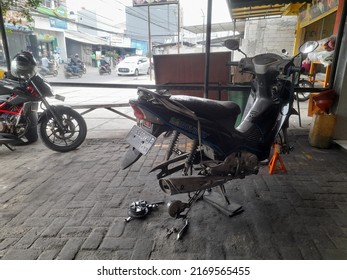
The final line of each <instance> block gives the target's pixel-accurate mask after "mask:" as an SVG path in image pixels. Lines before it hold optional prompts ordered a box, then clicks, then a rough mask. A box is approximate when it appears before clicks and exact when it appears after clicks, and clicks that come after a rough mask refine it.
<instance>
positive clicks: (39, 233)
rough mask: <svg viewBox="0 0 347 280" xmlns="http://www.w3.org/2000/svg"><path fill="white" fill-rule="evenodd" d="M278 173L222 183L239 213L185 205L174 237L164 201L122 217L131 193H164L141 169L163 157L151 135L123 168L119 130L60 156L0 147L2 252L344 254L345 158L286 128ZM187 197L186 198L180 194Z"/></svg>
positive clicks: (174, 223) (161, 144) (150, 196)
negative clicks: (180, 232) (143, 152)
mask: <svg viewBox="0 0 347 280" xmlns="http://www.w3.org/2000/svg"><path fill="white" fill-rule="evenodd" d="M290 136H291V139H293V140H294V141H293V145H294V146H295V150H294V151H293V152H292V153H291V154H290V155H285V156H283V158H284V161H285V165H286V167H287V169H288V173H287V174H275V175H269V174H268V169H267V167H264V168H263V169H262V170H261V171H260V174H258V175H254V176H250V177H247V178H246V179H243V180H235V181H233V182H231V183H228V184H227V185H226V189H227V193H228V195H229V197H230V199H231V200H233V201H235V202H237V203H240V204H241V205H242V206H243V209H244V212H242V213H241V214H239V215H237V216H234V217H231V218H229V217H226V216H224V215H223V214H221V213H220V212H219V211H218V210H216V209H215V208H213V207H212V206H210V205H209V204H207V203H206V202H204V201H199V202H197V204H196V205H195V206H194V207H193V209H192V210H191V212H190V226H189V228H188V230H187V232H186V235H185V236H184V238H183V240H179V241H176V240H175V235H171V236H169V237H168V238H167V237H166V234H167V229H170V228H172V227H180V226H181V223H182V221H180V220H175V219H173V218H171V217H170V216H169V214H168V213H167V210H166V207H165V206H164V205H160V206H159V209H158V210H156V211H153V212H152V213H150V215H149V216H148V217H147V218H146V219H142V220H133V221H131V222H129V223H125V222H124V219H125V218H126V217H127V207H128V205H129V204H130V203H131V202H133V201H135V200H139V199H144V200H147V201H148V202H157V201H160V200H165V202H167V201H169V200H170V197H169V196H168V195H166V194H165V193H163V192H162V191H161V190H160V188H159V185H158V183H157V181H156V178H155V174H150V175H148V170H149V169H150V168H151V167H152V166H154V165H155V164H157V163H159V162H161V161H162V159H163V155H164V153H165V148H166V147H167V142H166V141H167V140H163V138H160V139H159V140H158V142H157V145H156V146H155V147H154V149H152V151H151V152H150V154H149V155H148V156H147V157H146V158H142V159H141V160H140V161H139V162H138V163H136V164H134V165H133V166H132V167H131V168H130V169H129V170H125V171H123V170H120V168H119V164H120V159H121V157H122V155H123V153H124V152H125V150H126V147H127V145H126V143H125V141H124V140H123V139H122V138H117V139H87V140H86V142H85V143H84V144H83V145H82V146H81V147H80V148H79V149H78V150H76V151H73V152H69V153H65V154H61V153H55V152H53V151H51V150H48V149H47V148H45V147H44V146H43V145H42V143H41V142H38V143H35V144H33V145H30V146H27V147H25V146H22V147H17V150H16V151H15V152H10V151H9V150H7V149H6V148H5V147H1V148H0V157H1V162H2V164H1V169H0V258H1V259H347V185H346V181H347V156H346V152H345V151H342V150H340V149H339V148H336V147H335V148H333V149H330V150H318V149H315V148H312V147H310V146H309V144H308V141H307V130H302V129H292V130H291V131H290ZM183 198H186V196H183Z"/></svg>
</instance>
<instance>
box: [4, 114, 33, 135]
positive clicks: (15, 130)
mask: <svg viewBox="0 0 347 280" xmlns="http://www.w3.org/2000/svg"><path fill="white" fill-rule="evenodd" d="M18 117H19V116H14V115H8V114H2V115H0V133H11V134H14V135H16V136H18V137H21V135H23V134H24V133H25V132H26V129H27V123H26V122H24V123H23V122H20V123H18V124H17V118H18ZM16 124H17V125H16Z"/></svg>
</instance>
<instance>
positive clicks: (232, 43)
mask: <svg viewBox="0 0 347 280" xmlns="http://www.w3.org/2000/svg"><path fill="white" fill-rule="evenodd" d="M224 46H225V47H226V48H228V49H229V50H232V51H239V52H240V53H242V54H243V55H244V56H245V57H247V55H246V54H245V53H244V52H243V51H241V50H240V44H239V41H238V40H235V39H228V40H225V41H224Z"/></svg>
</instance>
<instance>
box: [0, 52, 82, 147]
mask: <svg viewBox="0 0 347 280" xmlns="http://www.w3.org/2000/svg"><path fill="white" fill-rule="evenodd" d="M49 97H55V98H56V99H58V100H61V101H64V97H63V96H59V95H53V92H52V88H51V86H50V85H49V83H48V82H47V81H46V80H45V79H43V78H42V77H41V76H40V74H39V73H36V61H35V59H34V57H33V56H32V54H31V53H29V52H21V53H19V54H17V55H16V56H15V57H14V58H13V60H12V62H11V74H7V77H6V78H5V79H2V80H0V145H1V144H3V145H5V146H6V147H8V148H9V149H10V150H13V148H12V146H13V145H18V144H23V143H32V142H34V141H36V140H37V135H38V134H37V126H38V132H39V135H40V137H41V140H42V142H43V143H44V144H45V145H46V146H47V147H48V148H49V149H51V150H54V151H58V152H69V151H71V150H74V149H76V148H78V147H79V146H80V145H81V144H82V143H83V141H84V139H85V138H86V135H87V125H86V122H85V120H84V119H83V117H82V116H81V115H80V114H79V113H78V112H76V111H75V110H73V109H71V108H69V107H66V106H62V105H57V106H53V105H50V104H49V102H48V101H47V98H49ZM39 104H40V105H41V108H42V110H43V111H42V113H40V115H39V117H38V118H37V111H38V106H39Z"/></svg>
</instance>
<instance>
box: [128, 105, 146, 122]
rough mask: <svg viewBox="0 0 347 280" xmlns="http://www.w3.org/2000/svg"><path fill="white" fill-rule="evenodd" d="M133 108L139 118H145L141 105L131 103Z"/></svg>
mask: <svg viewBox="0 0 347 280" xmlns="http://www.w3.org/2000/svg"><path fill="white" fill-rule="evenodd" d="M130 106H131V108H133V110H134V115H135V117H136V118H137V119H139V120H143V119H145V114H144V113H143V112H142V111H141V109H140V108H139V107H137V106H136V105H135V104H130Z"/></svg>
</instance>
